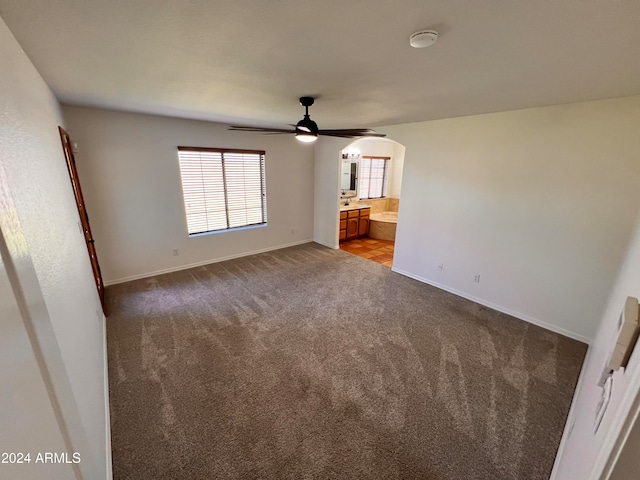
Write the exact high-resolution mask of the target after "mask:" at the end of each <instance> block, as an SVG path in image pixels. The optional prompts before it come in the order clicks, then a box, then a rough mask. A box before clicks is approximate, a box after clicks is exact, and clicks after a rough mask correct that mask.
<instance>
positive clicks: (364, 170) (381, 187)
mask: <svg viewBox="0 0 640 480" xmlns="http://www.w3.org/2000/svg"><path fill="white" fill-rule="evenodd" d="M389 160H391V158H389V157H362V159H361V160H360V175H359V177H358V186H359V190H360V193H359V197H360V198H382V197H384V196H385V195H386V193H387V181H388V177H389V168H388V167H387V162H388V161H389Z"/></svg>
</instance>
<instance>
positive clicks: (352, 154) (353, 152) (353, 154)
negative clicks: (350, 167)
mask: <svg viewBox="0 0 640 480" xmlns="http://www.w3.org/2000/svg"><path fill="white" fill-rule="evenodd" d="M342 158H344V159H358V158H360V150H359V149H357V148H348V149H346V150H343V151H342Z"/></svg>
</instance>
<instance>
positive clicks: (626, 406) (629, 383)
mask: <svg viewBox="0 0 640 480" xmlns="http://www.w3.org/2000/svg"><path fill="white" fill-rule="evenodd" d="M636 225H637V226H636V231H635V234H634V237H633V240H632V242H631V245H630V247H629V250H628V253H627V256H626V260H625V261H624V264H623V266H622V268H621V270H620V274H619V276H618V279H617V281H616V283H615V287H614V288H613V290H612V292H611V295H610V297H609V301H608V305H607V308H606V310H605V312H604V315H603V316H602V317H601V318H602V322H601V325H600V328H599V330H598V334H597V336H596V338H595V340H594V341H593V343H592V345H591V347H590V351H589V356H588V359H587V362H586V363H585V366H584V372H583V374H582V380H581V382H580V385H579V386H578V390H577V392H576V395H575V398H574V402H573V406H572V410H571V413H570V417H569V420H568V421H567V424H568V425H570V424H571V423H572V422H573V421H574V419H575V426H574V427H573V430H572V431H571V434H570V435H569V430H567V431H565V437H567V438H563V441H562V444H561V447H560V453H559V455H558V458H557V460H556V466H555V469H554V473H555V476H552V478H554V479H555V480H574V479H577V478H580V479H585V480H587V479H593V480H595V479H598V478H600V477H599V475H600V473H601V472H602V471H603V470H604V471H605V472H606V471H608V470H607V469H608V468H609V467H610V466H611V465H608V464H607V461H606V460H607V457H608V455H609V453H610V451H611V449H612V447H613V446H614V443H615V440H616V438H617V437H618V435H619V433H620V432H621V431H622V430H623V429H624V428H625V426H624V424H623V421H624V420H625V418H626V417H627V415H628V413H629V411H630V410H631V409H632V408H633V407H632V404H633V401H634V398H635V397H636V396H637V395H639V394H640V347H636V349H635V350H634V352H633V354H632V355H631V358H630V359H629V363H628V365H627V368H626V369H620V370H618V371H616V372H615V373H614V377H613V387H612V393H611V400H610V403H609V407H608V408H607V412H606V413H605V416H604V417H603V419H602V423H601V424H600V428H599V429H598V433H597V434H595V433H594V428H593V425H594V418H595V415H596V408H597V405H598V402H599V400H600V397H601V392H602V389H601V388H600V387H598V386H597V382H598V379H599V377H600V372H602V368H603V366H604V365H605V363H606V361H607V359H608V355H609V353H610V352H611V349H612V346H613V342H615V338H616V333H617V328H618V319H619V317H620V312H621V311H622V308H623V306H624V302H625V300H626V298H627V297H628V296H632V297H636V298H640V216H638V221H637V224H636ZM635 408H637V407H635ZM629 426H630V425H629ZM635 455H636V458H637V456H638V452H637V451H636V453H635ZM605 467H606V468H605ZM620 468H623V466H622V465H621V466H620ZM636 473H637V472H636ZM603 478H606V477H603ZM626 478H632V477H626Z"/></svg>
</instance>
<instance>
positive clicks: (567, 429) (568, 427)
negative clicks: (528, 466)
mask: <svg viewBox="0 0 640 480" xmlns="http://www.w3.org/2000/svg"><path fill="white" fill-rule="evenodd" d="M592 353H593V349H592V348H591V345H589V348H588V349H587V354H586V355H585V357H584V361H583V362H582V368H581V369H580V376H579V377H578V382H577V383H576V388H575V390H574V391H573V398H572V399H571V407H570V408H569V414H568V415H567V421H566V422H565V424H564V430H562V438H561V439H560V445H559V446H558V451H557V452H556V458H555V459H554V461H553V469H552V470H551V475H550V476H549V480H555V479H556V478H557V476H558V469H559V468H560V460H561V459H562V455H563V454H564V449H565V448H566V445H567V441H568V440H569V437H570V436H571V433H572V432H573V427H574V422H575V416H576V413H575V407H576V399H577V398H578V397H579V395H580V393H581V391H582V386H583V384H584V377H585V375H586V372H587V365H589V359H590V358H591V355H592Z"/></svg>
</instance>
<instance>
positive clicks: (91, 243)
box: [58, 126, 105, 313]
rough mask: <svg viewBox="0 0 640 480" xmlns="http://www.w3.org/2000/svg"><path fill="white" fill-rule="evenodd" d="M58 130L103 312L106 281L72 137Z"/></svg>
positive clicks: (62, 129)
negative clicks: (90, 221) (92, 231)
mask: <svg viewBox="0 0 640 480" xmlns="http://www.w3.org/2000/svg"><path fill="white" fill-rule="evenodd" d="M58 131H59V132H60V141H61V142H62V151H63V152H64V158H65V160H66V161H67V171H68V172H69V178H70V180H71V187H72V188H73V196H74V198H75V201H76V206H77V207H78V215H79V217H80V225H81V228H82V233H83V235H84V240H85V243H86V244H87V252H88V254H89V261H90V262H91V269H92V270H93V278H94V280H95V282H96V289H97V290H98V297H99V298H100V304H101V305H102V312H103V313H104V311H105V303H104V282H103V280H102V271H101V270H100V264H99V262H98V254H97V252H96V247H95V240H94V239H93V235H92V233H91V226H90V225H89V215H88V214H87V208H86V206H85V202H84V196H83V195H82V187H81V186H80V177H79V176H78V169H77V168H76V159H75V156H74V155H73V148H72V143H71V137H70V136H69V134H68V133H67V132H66V131H65V129H64V128H62V127H60V126H58Z"/></svg>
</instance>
